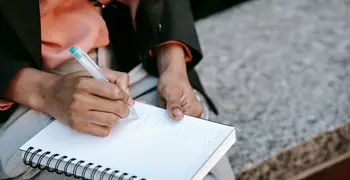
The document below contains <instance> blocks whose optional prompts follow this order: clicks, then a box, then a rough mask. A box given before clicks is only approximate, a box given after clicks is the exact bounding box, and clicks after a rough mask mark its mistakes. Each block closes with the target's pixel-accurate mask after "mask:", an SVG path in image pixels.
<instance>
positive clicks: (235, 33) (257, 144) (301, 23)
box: [197, 0, 350, 179]
mask: <svg viewBox="0 0 350 180" xmlns="http://www.w3.org/2000/svg"><path fill="white" fill-rule="evenodd" d="M197 30H198V33H199V36H200V41H201V44H202V48H203V52H204V56H205V57H204V59H203V61H202V62H201V63H200V65H199V66H198V67H197V69H198V71H199V74H200V77H201V79H202V81H203V85H204V86H205V88H206V90H207V91H208V93H209V94H210V96H211V97H212V98H213V100H214V102H215V103H216V105H217V106H218V107H219V109H220V114H219V116H214V117H212V119H213V120H217V121H221V122H224V123H229V124H232V125H234V126H235V128H236V131H237V142H236V144H235V145H234V147H233V148H232V149H231V150H230V151H229V158H230V161H231V164H232V168H233V170H234V171H235V172H236V174H237V175H238V177H237V178H238V179H239V178H242V179H249V178H243V177H245V176H244V173H245V172H248V171H249V170H250V169H254V168H259V167H261V166H262V165H263V164H264V163H266V162H268V161H269V160H271V159H274V158H276V157H277V156H278V155H280V154H281V152H288V151H291V150H292V149H294V150H293V151H295V148H300V147H302V146H301V144H303V143H312V142H313V139H312V138H315V137H320V136H323V135H327V133H328V135H329V133H332V132H333V133H336V131H337V130H339V128H346V127H347V126H349V125H348V124H347V122H350V96H349V93H348V92H349V88H350V0H332V1H330V0H293V1H286V0H256V1H252V2H249V3H245V4H243V5H241V6H238V7H234V8H232V9H229V10H227V11H224V12H222V13H220V14H217V15H214V16H212V17H209V18H207V19H204V20H201V21H199V22H198V23H197ZM347 133H349V134H350V132H347ZM349 134H347V135H346V136H347V137H348V136H349ZM344 136H345V135H344ZM345 147H346V150H347V151H350V148H349V146H345ZM322 148H323V146H321V145H320V146H319V148H318V149H319V151H321V150H322ZM313 151H316V150H315V149H313ZM343 151H344V152H345V150H342V152H343ZM294 159H297V160H298V159H299V160H300V159H302V157H301V156H300V157H295V158H294ZM295 161H296V160H295ZM296 168H298V167H296ZM299 168H300V167H299ZM251 172H253V170H251ZM286 176H287V175H286ZM286 176H284V175H281V176H279V177H286ZM254 177H256V176H252V179H254ZM264 177H265V176H264ZM263 179H271V177H270V176H269V177H265V178H263ZM272 179H273V178H272Z"/></svg>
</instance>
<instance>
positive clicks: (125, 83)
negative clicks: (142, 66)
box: [101, 68, 134, 105]
mask: <svg viewBox="0 0 350 180" xmlns="http://www.w3.org/2000/svg"><path fill="white" fill-rule="evenodd" d="M101 70H102V73H103V74H104V75H105V76H106V78H107V79H108V81H109V82H111V83H114V84H116V85H118V86H119V88H120V89H122V90H123V91H124V92H125V93H127V94H128V95H129V100H128V101H129V105H133V104H134V100H133V99H132V97H131V96H130V88H129V83H130V77H129V75H128V73H124V72H118V71H113V70H110V69H107V68H101Z"/></svg>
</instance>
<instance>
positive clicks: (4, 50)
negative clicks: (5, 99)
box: [0, 12, 31, 98]
mask: <svg viewBox="0 0 350 180" xmlns="http://www.w3.org/2000/svg"><path fill="white" fill-rule="evenodd" d="M0 27H1V28H0V62H1V65H0V98H1V94H3V93H4V91H5V90H6V89H7V88H8V85H9V84H10V82H11V80H12V79H13V78H14V76H15V75H16V73H17V72H18V71H19V70H20V69H21V68H23V67H25V66H29V65H30V64H31V61H30V59H31V56H30V54H29V53H28V52H27V51H26V50H25V49H26V48H25V47H24V45H23V44H22V43H21V40H20V39H19V38H18V36H17V35H16V33H15V31H14V30H13V29H12V27H11V26H10V24H9V23H8V22H7V20H6V19H5V18H4V17H3V15H2V14H1V12H0Z"/></svg>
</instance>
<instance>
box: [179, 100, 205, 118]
mask: <svg viewBox="0 0 350 180" xmlns="http://www.w3.org/2000/svg"><path fill="white" fill-rule="evenodd" d="M182 109H183V111H184V113H185V114H186V115H189V116H193V117H198V118H199V117H201V116H202V112H203V107H202V104H201V103H200V102H199V101H198V100H197V99H196V98H192V100H191V99H187V100H186V101H185V103H184V104H183V106H182Z"/></svg>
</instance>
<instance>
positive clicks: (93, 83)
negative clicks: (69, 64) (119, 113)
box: [75, 77, 130, 104]
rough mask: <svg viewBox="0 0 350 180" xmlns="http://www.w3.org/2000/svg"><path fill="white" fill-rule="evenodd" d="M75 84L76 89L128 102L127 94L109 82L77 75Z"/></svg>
mask: <svg viewBox="0 0 350 180" xmlns="http://www.w3.org/2000/svg"><path fill="white" fill-rule="evenodd" d="M75 86H76V87H77V89H79V90H81V91H84V92H87V93H90V94H94V95H97V96H100V97H104V98H107V99H111V100H122V101H124V102H125V103H129V104H130V102H129V99H130V98H129V95H128V94H126V93H125V91H123V90H122V89H121V88H120V87H119V86H117V85H116V84H112V83H109V82H104V81H100V80H96V79H93V78H87V77H79V78H77V79H76V82H75Z"/></svg>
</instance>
